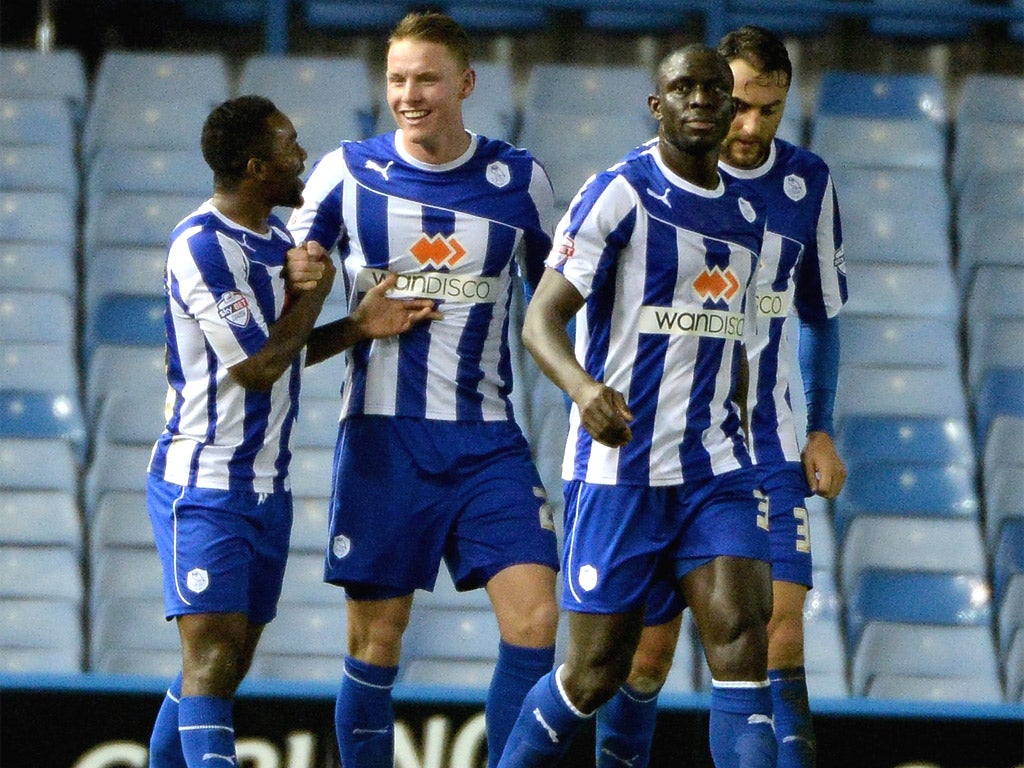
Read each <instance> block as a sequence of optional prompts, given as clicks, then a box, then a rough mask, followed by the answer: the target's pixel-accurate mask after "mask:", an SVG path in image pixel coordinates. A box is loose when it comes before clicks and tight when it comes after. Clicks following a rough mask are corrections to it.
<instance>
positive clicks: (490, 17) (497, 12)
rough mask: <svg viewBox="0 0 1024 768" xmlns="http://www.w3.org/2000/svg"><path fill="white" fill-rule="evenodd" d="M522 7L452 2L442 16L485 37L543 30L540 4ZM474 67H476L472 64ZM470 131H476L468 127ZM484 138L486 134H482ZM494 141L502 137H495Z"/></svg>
mask: <svg viewBox="0 0 1024 768" xmlns="http://www.w3.org/2000/svg"><path fill="white" fill-rule="evenodd" d="M524 5H525V4H514V3H508V2H504V1H503V0H488V1H487V2H479V1H478V2H454V3H446V4H445V13H447V14H448V15H449V16H451V17H452V18H453V19H455V20H456V21H457V22H459V24H460V25H461V26H462V27H463V28H464V29H466V30H467V31H469V32H471V33H473V32H483V33H486V34H495V35H503V34H509V33H513V34H523V33H524V32H527V31H531V30H539V29H543V28H544V26H545V25H546V24H547V22H548V19H547V14H546V13H545V10H544V8H542V7H540V5H539V4H536V3H535V4H533V7H529V6H527V7H523V6H524ZM473 66H474V68H475V67H476V64H474V65H473ZM470 130H475V129H473V128H470ZM484 135H485V136H491V135H494V134H488V133H486V132H484ZM495 138H501V137H499V136H497V135H495Z"/></svg>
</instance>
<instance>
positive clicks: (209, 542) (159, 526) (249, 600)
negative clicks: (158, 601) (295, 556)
mask: <svg viewBox="0 0 1024 768" xmlns="http://www.w3.org/2000/svg"><path fill="white" fill-rule="evenodd" d="M146 504H147V506H148V507H149V519H150V522H151V523H152V524H153V535H154V537H155V538H156V548H157V551H158V552H159V553H160V560H161V561H162V563H163V572H164V611H165V614H166V616H167V618H168V619H170V618H172V617H174V616H181V615H184V614H192V613H244V614H246V615H247V616H248V617H249V621H250V623H252V624H267V623H269V622H270V620H271V619H273V618H274V616H275V615H277V601H278V598H280V596H281V584H282V581H283V580H284V569H285V563H286V561H287V558H288V540H289V537H290V535H291V529H292V495H291V493H290V492H284V493H272V494H259V493H249V492H245V491H222V490H215V489H210V488H192V487H188V486H180V485H175V484H173V483H168V482H165V481H164V480H161V479H160V478H158V477H156V476H154V475H150V476H149V481H148V485H147V489H146Z"/></svg>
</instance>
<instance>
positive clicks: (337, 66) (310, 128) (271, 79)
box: [238, 54, 383, 166]
mask: <svg viewBox="0 0 1024 768" xmlns="http://www.w3.org/2000/svg"><path fill="white" fill-rule="evenodd" d="M238 87H239V92H240V93H258V94H261V95H263V96H266V97H267V98H269V99H270V100H271V101H273V102H274V104H275V105H276V106H277V107H278V109H280V110H281V111H282V112H284V113H285V114H286V115H288V117H289V119H291V121H292V123H293V124H294V125H295V130H296V131H297V132H298V135H299V143H300V144H301V145H302V146H303V148H304V149H305V150H306V151H307V152H308V153H309V159H308V160H307V161H306V165H307V166H312V164H313V162H314V161H316V160H319V159H320V158H321V157H322V156H323V155H324V154H326V153H327V152H329V151H331V150H333V149H337V148H338V145H339V144H340V143H341V142H342V140H358V139H363V138H366V137H367V136H368V135H370V132H371V129H372V126H373V110H374V105H375V104H376V103H377V101H378V97H377V93H376V90H375V88H374V85H373V81H372V80H371V77H370V70H369V67H368V66H367V65H366V62H365V61H364V60H363V59H361V58H355V57H337V56H332V57H326V56H296V55H293V56H286V57H281V56H274V55H271V54H256V55H254V56H251V57H249V58H248V59H247V60H246V62H245V64H244V66H243V68H242V74H241V80H240V82H239V86H238ZM332 93H344V94H345V98H324V95H325V94H332ZM381 95H383V91H382V92H381Z"/></svg>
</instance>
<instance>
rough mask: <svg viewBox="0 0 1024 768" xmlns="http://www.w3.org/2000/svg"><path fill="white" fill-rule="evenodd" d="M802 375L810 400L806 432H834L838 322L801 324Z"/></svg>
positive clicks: (832, 320) (808, 401)
mask: <svg viewBox="0 0 1024 768" xmlns="http://www.w3.org/2000/svg"><path fill="white" fill-rule="evenodd" d="M800 373H801V375H802V376H803V381H804V396H805V398H806V400H807V431H808V432H824V433H825V434H828V435H831V434H832V433H833V425H832V414H833V410H834V407H835V398H836V389H837V386H838V381H839V321H838V319H837V318H834V317H833V318H830V319H828V320H823V321H820V322H814V323H809V322H804V321H801V322H800Z"/></svg>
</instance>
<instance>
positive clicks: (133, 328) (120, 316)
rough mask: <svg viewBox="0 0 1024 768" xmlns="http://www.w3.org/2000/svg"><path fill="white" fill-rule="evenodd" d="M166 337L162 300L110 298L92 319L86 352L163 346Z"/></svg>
mask: <svg viewBox="0 0 1024 768" xmlns="http://www.w3.org/2000/svg"><path fill="white" fill-rule="evenodd" d="M164 334H165V330H164V299H163V296H161V295H153V294H151V295H128V294H108V295H107V296H104V297H103V298H101V299H100V300H99V301H98V302H97V304H96V307H95V312H93V314H92V315H91V316H90V317H89V327H88V329H87V333H86V342H85V352H86V355H87V356H88V355H91V354H92V353H93V352H94V351H95V349H96V348H97V347H98V346H103V345H106V346H131V347H139V346H142V347H146V346H151V347H156V346H163V344H164Z"/></svg>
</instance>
